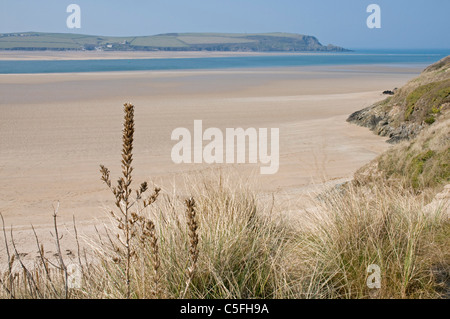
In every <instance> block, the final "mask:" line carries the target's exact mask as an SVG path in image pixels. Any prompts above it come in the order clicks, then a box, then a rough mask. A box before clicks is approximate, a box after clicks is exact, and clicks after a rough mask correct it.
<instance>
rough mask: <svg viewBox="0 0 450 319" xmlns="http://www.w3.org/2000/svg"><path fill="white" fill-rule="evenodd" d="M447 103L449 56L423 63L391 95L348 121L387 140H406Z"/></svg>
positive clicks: (449, 99) (436, 116)
mask: <svg viewBox="0 0 450 319" xmlns="http://www.w3.org/2000/svg"><path fill="white" fill-rule="evenodd" d="M449 106H450V56H447V57H446V58H444V59H442V60H440V61H439V62H436V63H435V64H433V65H431V66H429V67H427V68H426V69H425V70H424V71H423V72H422V74H421V75H420V76H419V77H417V78H415V79H413V80H411V81H410V82H408V83H407V84H406V85H405V86H403V87H402V88H401V89H399V90H395V92H394V95H393V96H390V97H388V98H387V99H385V100H383V101H381V102H378V103H376V104H374V105H372V106H370V107H368V108H365V109H362V110H360V111H357V112H355V113H353V114H351V115H350V117H349V118H348V119H347V121H348V122H351V123H355V124H357V125H360V126H364V127H368V128H370V129H371V130H372V131H374V133H376V134H378V135H381V136H387V137H389V140H388V142H389V143H397V142H399V141H402V140H409V139H412V138H414V137H415V136H417V134H418V133H419V132H420V131H422V130H423V129H424V128H425V127H428V126H430V125H433V124H434V123H435V122H437V121H440V119H441V118H442V115H443V114H444V113H445V112H447V111H448V109H449Z"/></svg>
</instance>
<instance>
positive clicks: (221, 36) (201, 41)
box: [0, 32, 346, 52]
mask: <svg viewBox="0 0 450 319" xmlns="http://www.w3.org/2000/svg"><path fill="white" fill-rule="evenodd" d="M0 50H97V51H170V50H178V51H202V50H206V51H255V52H264V51H346V50H345V49H343V48H340V47H337V46H333V45H328V46H324V45H322V44H321V43H320V42H319V41H318V40H317V38H315V37H313V36H307V35H301V34H291V33H257V34H239V33H168V34H161V35H153V36H139V37H105V36H92V35H82V34H72V33H39V32H24V33H5V34H0Z"/></svg>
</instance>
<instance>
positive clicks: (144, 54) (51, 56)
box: [0, 50, 353, 61]
mask: <svg viewBox="0 0 450 319" xmlns="http://www.w3.org/2000/svg"><path fill="white" fill-rule="evenodd" d="M351 53H353V51H351V52H320V51H319V52H308V51H305V52H270V51H268V52H239V51H233V52H231V51H93V52H91V51H22V50H11V51H9V50H1V51H0V61H70V60H79V61H81V60H128V59H135V60H140V59H183V58H219V57H247V56H249V57H252V56H288V55H334V54H351Z"/></svg>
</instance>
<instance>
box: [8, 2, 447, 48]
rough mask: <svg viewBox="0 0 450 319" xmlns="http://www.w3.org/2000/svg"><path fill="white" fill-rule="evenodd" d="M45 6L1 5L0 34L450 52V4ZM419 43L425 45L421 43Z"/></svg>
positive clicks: (83, 3)
mask: <svg viewBox="0 0 450 319" xmlns="http://www.w3.org/2000/svg"><path fill="white" fill-rule="evenodd" d="M72 3H75V4H78V5H79V6H80V8H81V28H79V29H69V28H67V25H66V19H67V17H68V16H69V15H70V13H67V12H66V8H67V6H68V5H69V4H72ZM133 3H134V4H133V5H130V4H127V3H126V2H124V1H106V0H98V1H95V2H92V1H87V0H76V1H75V0H70V1H57V0H43V1H39V2H37V1H32V0H23V1H12V0H3V1H2V4H0V9H1V10H0V33H15V32H51V33H77V34H85V35H98V36H119V37H120V36H148V35H156V34H164V33H191V32H192V33H202V32H203V33H268V32H285V33H298V34H305V35H311V36H315V37H316V38H317V39H318V40H319V41H320V42H321V43H322V44H323V45H328V44H334V45H337V46H341V47H344V48H348V49H353V50H356V49H361V50H363V49H449V48H450V32H448V29H449V28H448V25H447V12H449V11H450V1H446V0H434V1H432V2H430V1H428V2H427V1H424V0H413V1H406V0H399V1H395V3H393V2H392V1H388V0H370V1H365V0H364V1H361V0H348V1H345V2H339V3H336V1H333V0H323V1H320V2H319V1H313V0H304V1H294V0H280V1H277V2H275V1H268V0H262V1H259V2H258V3H257V4H255V3H254V2H252V1H249V0H241V1H237V0H230V1H226V2H224V1H217V0H209V1H206V0H195V1H194V0H193V1H190V2H185V1H182V0H169V1H164V2H153V1H151V2H150V1H141V0H136V1H134V2H133ZM373 3H375V4H378V5H379V6H380V8H381V28H379V29H369V28H368V27H367V25H366V20H367V17H368V16H369V15H370V13H367V12H366V9H367V6H368V5H370V4H373ZM418 39H419V40H420V41H419V40H418Z"/></svg>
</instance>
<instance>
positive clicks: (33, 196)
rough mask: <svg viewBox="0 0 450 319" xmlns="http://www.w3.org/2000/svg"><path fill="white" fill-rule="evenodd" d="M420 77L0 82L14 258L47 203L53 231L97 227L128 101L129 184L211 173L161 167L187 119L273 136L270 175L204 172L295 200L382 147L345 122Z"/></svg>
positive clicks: (197, 167)
mask: <svg viewBox="0 0 450 319" xmlns="http://www.w3.org/2000/svg"><path fill="white" fill-rule="evenodd" d="M420 71H421V68H418V67H410V68H406V67H394V66H391V67H389V66H320V67H296V68H285V69H275V68H267V69H248V70H237V69H236V70H211V71H202V70H197V71H145V72H110V73H82V74H75V73H74V74H32V75H0V112H1V114H2V116H1V117H0V131H1V134H0V149H1V153H0V177H1V180H2V183H1V185H0V212H1V213H2V214H3V216H4V218H5V223H6V224H7V226H8V227H9V226H10V225H13V226H14V229H16V230H17V235H16V238H17V241H18V245H19V246H20V247H21V248H23V249H24V250H26V245H27V242H29V241H27V240H26V238H27V236H29V234H30V232H29V229H30V224H33V225H35V226H36V227H37V228H38V229H40V230H41V233H42V235H43V236H46V235H45V234H46V233H47V234H48V230H49V229H48V227H49V224H51V222H52V218H51V215H52V204H54V203H55V202H56V201H60V211H59V215H60V222H61V223H62V224H67V225H68V227H71V226H70V224H71V222H72V217H73V216H75V217H76V219H77V221H78V223H79V225H81V226H80V227H81V228H83V227H85V228H89V227H92V225H93V223H94V220H95V219H96V218H102V217H104V216H105V211H104V208H105V207H108V206H112V205H113V201H112V195H111V193H110V192H109V190H108V189H107V188H106V186H105V185H104V184H103V183H102V182H101V180H100V173H99V164H104V165H105V166H107V167H109V169H110V170H111V174H112V176H111V177H112V180H116V178H117V177H118V176H119V174H120V171H121V169H120V150H121V129H122V118H123V114H122V105H123V103H124V102H128V101H129V102H132V103H133V104H135V106H136V111H135V118H136V134H135V147H134V167H135V171H134V176H135V178H134V180H135V181H136V182H141V181H144V180H147V181H151V182H154V183H155V184H156V185H158V186H161V187H163V190H167V191H169V190H170V189H171V188H172V185H173V184H174V183H180V182H181V180H182V176H183V174H189V173H195V172H202V171H205V170H208V169H211V165H207V164H180V165H177V164H174V163H173V162H172V160H171V157H170V154H171V149H172V147H173V145H174V144H175V143H176V142H174V141H172V140H171V138H170V137H171V132H172V131H173V130H174V129H175V128H177V127H185V128H188V129H190V130H192V129H193V123H194V120H203V125H204V127H205V128H208V127H217V128H220V129H222V130H225V128H227V127H233V128H236V127H243V128H248V127H255V128H279V130H280V168H279V171H278V173H277V174H274V175H259V174H258V171H259V170H258V165H251V164H245V165H227V164H223V165H216V166H214V168H215V169H221V168H222V169H229V168H230V167H232V169H233V170H236V171H238V172H239V173H240V174H243V175H246V174H248V175H250V174H253V175H254V177H255V179H256V181H257V184H258V187H259V190H260V191H262V192H265V193H267V194H270V193H275V194H291V196H300V195H301V194H305V193H306V191H307V190H309V189H310V187H311V185H317V184H320V183H322V182H325V181H333V182H335V183H338V182H341V181H345V180H348V179H349V178H351V176H352V174H353V173H354V172H355V171H356V170H357V169H358V168H359V167H361V166H362V165H364V164H366V163H368V162H369V161H370V160H372V159H373V158H374V157H375V156H377V155H378V154H380V153H381V152H383V151H384V150H386V149H387V148H388V147H389V145H388V144H387V143H385V139H384V138H382V137H379V136H376V135H374V134H373V133H372V132H370V131H369V130H368V129H365V128H361V127H358V126H356V125H351V124H348V123H347V122H346V121H345V120H346V118H347V117H348V115H349V114H350V113H352V112H354V111H356V110H359V109H361V108H363V107H366V106H369V105H370V104H372V103H373V102H375V101H378V100H381V99H383V98H384V96H383V95H382V93H381V92H382V91H384V90H387V89H393V88H394V87H400V86H402V85H403V84H404V83H405V82H406V81H408V80H409V79H411V78H413V77H415V76H416V75H417V74H418V73H420ZM255 172H256V173H255ZM47 236H48V235H47ZM28 239H29V237H28ZM29 244H30V245H33V244H34V243H33V242H30V243H29ZM3 249H4V248H3V247H0V253H1V252H2V251H3ZM33 249H34V248H33Z"/></svg>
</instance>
